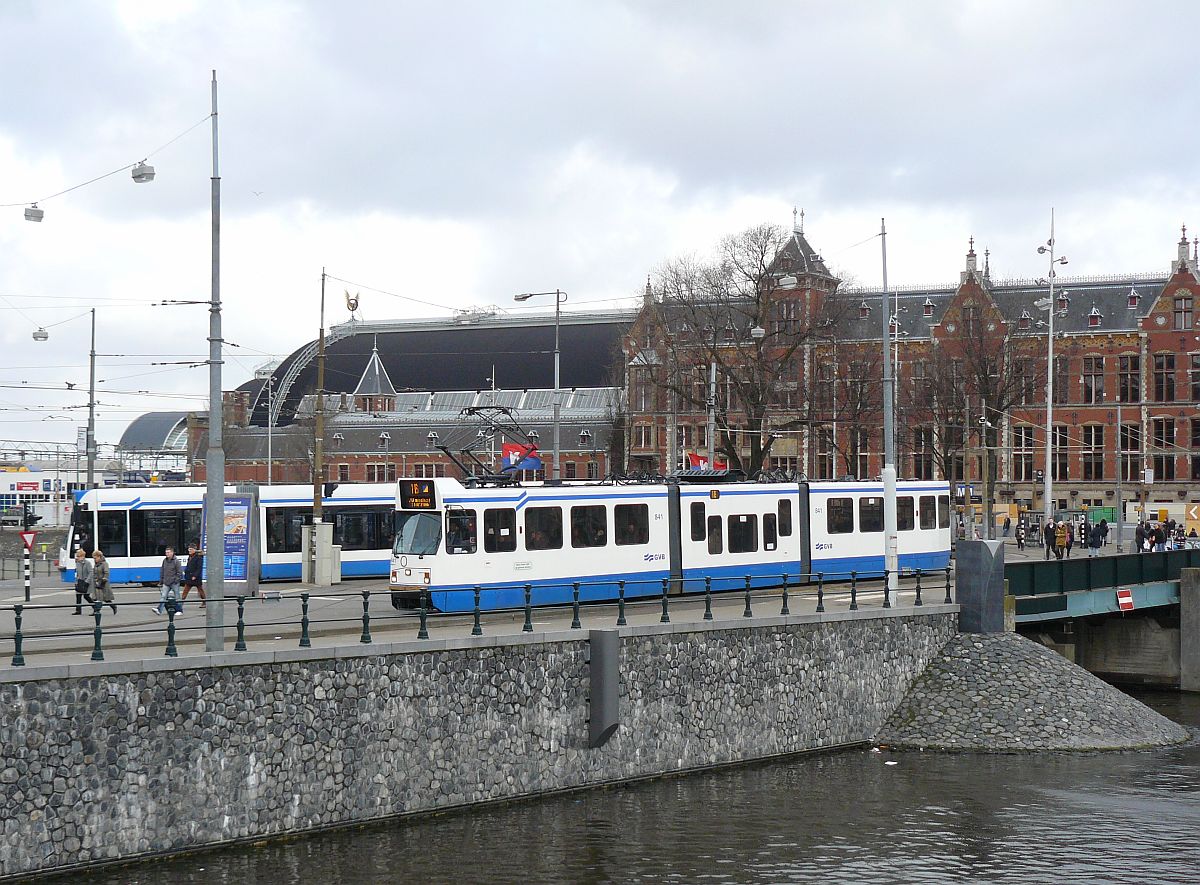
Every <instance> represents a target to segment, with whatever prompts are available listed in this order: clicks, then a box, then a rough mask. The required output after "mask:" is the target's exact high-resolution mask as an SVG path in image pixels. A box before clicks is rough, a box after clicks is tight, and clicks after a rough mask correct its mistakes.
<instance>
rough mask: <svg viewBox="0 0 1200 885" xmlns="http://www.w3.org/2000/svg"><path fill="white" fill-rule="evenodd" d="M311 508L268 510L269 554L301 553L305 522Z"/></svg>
mask: <svg viewBox="0 0 1200 885" xmlns="http://www.w3.org/2000/svg"><path fill="white" fill-rule="evenodd" d="M311 513H312V508H311V507H271V508H268V509H267V552H268V553H299V552H300V536H301V534H302V533H303V531H304V522H305V520H306V519H308V518H310V514H311Z"/></svg>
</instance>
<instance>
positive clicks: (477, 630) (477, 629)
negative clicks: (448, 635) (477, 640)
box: [471, 584, 483, 636]
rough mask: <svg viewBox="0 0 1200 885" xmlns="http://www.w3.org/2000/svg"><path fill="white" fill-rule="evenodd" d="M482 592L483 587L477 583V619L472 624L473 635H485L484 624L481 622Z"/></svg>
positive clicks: (475, 614)
mask: <svg viewBox="0 0 1200 885" xmlns="http://www.w3.org/2000/svg"><path fill="white" fill-rule="evenodd" d="M481 592H483V588H482V587H480V586H479V585H478V584H476V585H475V612H474V616H475V621H474V623H473V624H471V635H472V636H482V635H483V625H482V624H480V623H479V594H480V593H481Z"/></svg>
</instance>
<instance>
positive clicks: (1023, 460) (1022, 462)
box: [1012, 426, 1033, 482]
mask: <svg viewBox="0 0 1200 885" xmlns="http://www.w3.org/2000/svg"><path fill="white" fill-rule="evenodd" d="M1012 432H1013V481H1014V482H1033V428H1032V427H1026V426H1022V427H1014V428H1013V429H1012Z"/></svg>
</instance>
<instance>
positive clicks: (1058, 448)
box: [1051, 424, 1070, 481]
mask: <svg viewBox="0 0 1200 885" xmlns="http://www.w3.org/2000/svg"><path fill="white" fill-rule="evenodd" d="M1069 438H1070V437H1069V434H1068V432H1067V427H1066V425H1064V424H1055V425H1054V433H1053V434H1052V436H1051V440H1052V443H1053V446H1054V460H1053V471H1054V472H1053V474H1052V476H1053V479H1055V480H1056V481H1057V480H1066V479H1068V478H1069V476H1068V471H1069V469H1070V466H1069V464H1068V461H1067V454H1068V445H1069Z"/></svg>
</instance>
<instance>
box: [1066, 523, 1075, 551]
mask: <svg viewBox="0 0 1200 885" xmlns="http://www.w3.org/2000/svg"><path fill="white" fill-rule="evenodd" d="M1063 534H1064V535H1066V537H1065V538H1064V539H1063V540H1065V541H1066V542H1067V544H1066V547H1067V549H1066V554H1067V559H1070V558H1071V548H1072V547H1074V546H1075V526H1073V525H1071V524H1070V523H1069V522H1064V523H1063Z"/></svg>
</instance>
